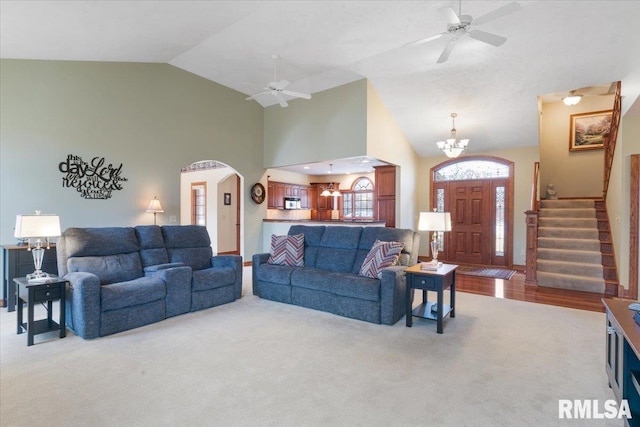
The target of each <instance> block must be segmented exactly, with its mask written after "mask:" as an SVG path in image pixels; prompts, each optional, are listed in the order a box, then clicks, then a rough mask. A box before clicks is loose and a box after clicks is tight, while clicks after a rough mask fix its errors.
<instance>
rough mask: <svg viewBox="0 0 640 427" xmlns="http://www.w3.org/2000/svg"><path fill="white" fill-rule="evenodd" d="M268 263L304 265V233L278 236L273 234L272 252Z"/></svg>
mask: <svg viewBox="0 0 640 427" xmlns="http://www.w3.org/2000/svg"><path fill="white" fill-rule="evenodd" d="M267 263H269V264H276V265H288V266H290V267H303V266H304V234H295V235H293V236H276V235H275V234H272V235H271V253H270V256H269V259H268V260H267Z"/></svg>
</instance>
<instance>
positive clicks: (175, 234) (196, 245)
mask: <svg viewBox="0 0 640 427" xmlns="http://www.w3.org/2000/svg"><path fill="white" fill-rule="evenodd" d="M161 230H162V237H163V239H164V244H165V247H166V248H167V254H168V255H169V262H181V263H184V264H185V265H188V266H189V267H191V268H192V269H193V270H204V269H205V268H210V267H211V257H212V255H213V251H212V250H211V239H210V238H209V233H208V232H207V229H206V228H205V227H203V226H201V225H165V226H162V227H161Z"/></svg>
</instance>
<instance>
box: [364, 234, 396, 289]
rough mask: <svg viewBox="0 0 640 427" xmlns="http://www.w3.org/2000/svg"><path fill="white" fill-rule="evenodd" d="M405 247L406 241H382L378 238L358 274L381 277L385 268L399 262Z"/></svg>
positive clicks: (374, 277) (375, 277) (373, 277)
mask: <svg viewBox="0 0 640 427" xmlns="http://www.w3.org/2000/svg"><path fill="white" fill-rule="evenodd" d="M403 247H404V243H402V242H381V241H380V240H376V241H375V243H374V244H373V247H372V248H371V250H370V251H369V254H368V255H367V257H366V258H365V260H364V262H363V263H362V267H361V268H360V272H359V273H358V275H360V276H365V277H370V278H372V279H380V278H381V277H382V269H383V268H386V267H390V266H392V265H395V264H396V263H397V262H398V257H399V256H400V251H402V248H403Z"/></svg>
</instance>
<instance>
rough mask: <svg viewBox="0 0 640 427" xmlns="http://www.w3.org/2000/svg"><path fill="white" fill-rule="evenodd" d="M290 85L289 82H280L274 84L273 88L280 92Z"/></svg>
mask: <svg viewBox="0 0 640 427" xmlns="http://www.w3.org/2000/svg"><path fill="white" fill-rule="evenodd" d="M290 84H291V82H289V81H288V80H284V79H283V80H280V81H279V82H278V83H274V86H275V88H276V89H278V90H281V89H284V88H285V87H287V86H289V85H290Z"/></svg>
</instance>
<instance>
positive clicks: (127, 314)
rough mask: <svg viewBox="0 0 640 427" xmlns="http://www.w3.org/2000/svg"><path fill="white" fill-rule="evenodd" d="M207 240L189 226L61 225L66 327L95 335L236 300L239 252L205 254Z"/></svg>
mask: <svg viewBox="0 0 640 427" xmlns="http://www.w3.org/2000/svg"><path fill="white" fill-rule="evenodd" d="M210 244H211V241H210V239H209V234H208V232H207V230H206V228H205V227H201V226H193V225H179V226H163V227H159V226H155V225H151V226H138V227H104V228H68V229H66V230H65V231H64V232H63V233H62V236H61V237H59V238H58V240H57V243H56V247H57V257H58V259H57V261H58V274H59V275H60V277H63V278H64V279H66V280H68V281H69V282H70V284H71V286H70V287H69V288H68V289H67V306H66V308H67V310H66V311H67V326H68V327H69V329H71V330H72V331H73V332H74V333H75V334H76V335H79V336H81V337H82V338H96V337H99V336H104V335H110V334H114V333H117V332H121V331H125V330H128V329H133V328H137V327H139V326H143V325H147V324H150V323H154V322H158V321H160V320H163V319H165V318H168V317H171V316H176V315H179V314H183V313H187V312H189V311H195V310H202V309H205V308H208V307H214V306H217V305H220V304H225V303H228V302H232V301H235V300H236V299H239V298H240V297H241V296H242V257H241V256H238V255H219V256H212V250H211V245H210Z"/></svg>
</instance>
